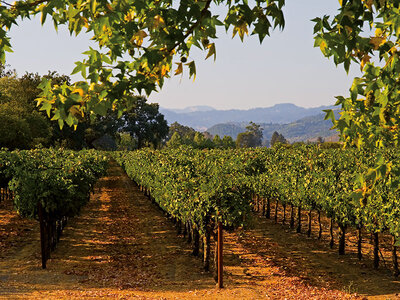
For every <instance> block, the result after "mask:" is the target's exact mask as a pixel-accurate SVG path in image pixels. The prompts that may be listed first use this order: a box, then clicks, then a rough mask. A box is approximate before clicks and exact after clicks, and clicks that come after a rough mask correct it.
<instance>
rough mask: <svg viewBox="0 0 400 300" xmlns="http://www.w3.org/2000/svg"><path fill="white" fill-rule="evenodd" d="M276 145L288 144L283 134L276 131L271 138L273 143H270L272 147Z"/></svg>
mask: <svg viewBox="0 0 400 300" xmlns="http://www.w3.org/2000/svg"><path fill="white" fill-rule="evenodd" d="M276 143H281V144H287V143H288V142H287V140H286V139H285V137H284V136H283V135H282V134H279V133H278V132H277V131H274V133H273V134H272V136H271V142H270V145H271V147H273V146H274V145H275V144H276Z"/></svg>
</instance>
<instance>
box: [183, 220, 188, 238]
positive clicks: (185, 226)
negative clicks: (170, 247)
mask: <svg viewBox="0 0 400 300" xmlns="http://www.w3.org/2000/svg"><path fill="white" fill-rule="evenodd" d="M186 235H187V222H184V223H183V238H186Z"/></svg>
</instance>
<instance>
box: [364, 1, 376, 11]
mask: <svg viewBox="0 0 400 300" xmlns="http://www.w3.org/2000/svg"><path fill="white" fill-rule="evenodd" d="M363 2H364V5H365V6H366V7H367V8H368V9H369V10H372V4H374V0H363Z"/></svg>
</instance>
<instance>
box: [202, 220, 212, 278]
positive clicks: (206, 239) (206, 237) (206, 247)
mask: <svg viewBox="0 0 400 300" xmlns="http://www.w3.org/2000/svg"><path fill="white" fill-rule="evenodd" d="M210 235H211V228H210V226H209V225H207V227H206V232H205V235H204V241H203V245H204V250H203V253H204V255H203V268H204V271H206V272H208V271H209V270H210Z"/></svg>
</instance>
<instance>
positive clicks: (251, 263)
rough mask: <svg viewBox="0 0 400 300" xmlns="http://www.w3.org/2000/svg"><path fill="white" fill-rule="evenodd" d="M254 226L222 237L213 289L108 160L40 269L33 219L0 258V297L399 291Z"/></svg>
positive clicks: (329, 255)
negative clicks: (220, 276)
mask: <svg viewBox="0 0 400 300" xmlns="http://www.w3.org/2000/svg"><path fill="white" fill-rule="evenodd" d="M0 213H1V211H0ZM254 224H255V226H254V228H253V229H251V230H245V231H237V232H235V233H227V234H226V235H225V260H224V262H225V288H224V289H223V290H218V289H216V288H215V282H214V280H213V278H212V274H211V273H207V272H203V271H202V263H201V259H199V258H197V257H194V256H192V255H191V248H190V245H189V244H187V242H186V241H185V240H184V239H183V238H182V237H181V236H177V235H176V230H175V228H174V226H173V225H172V223H171V222H170V221H169V220H167V219H166V218H165V216H164V214H163V213H162V212H161V211H160V210H159V209H158V208H157V207H156V206H154V205H153V204H152V203H151V202H150V201H149V200H148V199H147V198H146V197H144V196H143V194H142V193H141V192H140V191H139V190H138V188H137V187H136V186H135V185H134V183H133V182H131V181H130V180H129V178H128V177H127V176H126V174H125V173H124V172H123V171H122V169H121V168H120V167H119V166H117V165H116V164H115V163H111V165H110V168H109V171H108V175H107V176H106V177H104V178H102V179H101V180H100V181H99V183H98V185H97V188H96V193H95V194H94V195H93V196H92V199H91V201H90V203H89V204H88V205H87V206H86V207H85V208H84V209H83V210H82V212H81V214H80V216H78V217H76V218H74V219H72V220H71V221H70V222H69V224H68V225H67V227H66V228H65V231H64V235H63V236H62V238H61V242H60V243H59V245H58V248H57V249H56V251H55V252H53V253H52V257H51V259H50V260H49V261H48V264H47V265H48V268H47V269H46V270H42V269H41V268H40V256H39V253H40V249H39V233H38V230H37V227H38V226H35V228H34V229H33V230H31V231H29V232H28V234H26V237H24V242H23V243H22V244H21V243H18V244H17V245H14V246H12V243H11V244H10V245H11V246H10V247H9V249H8V251H7V252H5V254H4V255H2V256H0V299H38V298H41V299H73V298H79V299H93V298H102V299H200V298H201V299H234V298H236V299H285V298H286V299H344V298H358V297H360V296H357V295H356V294H351V293H353V292H357V293H359V294H362V296H361V297H360V298H362V297H364V295H365V296H375V297H378V298H382V299H396V297H397V296H396V292H400V285H399V282H396V281H393V280H392V279H391V278H390V276H388V275H387V274H386V273H384V272H375V271H372V270H371V269H366V270H363V269H361V268H360V267H359V266H358V265H354V264H351V263H346V259H344V263H340V262H339V260H338V256H337V255H336V254H334V253H333V252H332V251H328V250H324V249H325V248H323V247H322V246H320V245H318V244H316V243H315V241H313V240H310V239H305V238H304V236H301V235H296V234H291V233H286V232H285V230H283V229H282V228H281V227H280V226H279V225H275V224H273V223H272V222H271V221H269V220H265V218H258V217H256V219H255V222H254ZM3 225H4V224H3ZM35 225H36V224H35ZM0 226H1V224H0ZM7 226H9V225H7ZM0 239H1V236H0ZM321 249H322V250H321ZM341 259H342V258H341ZM349 259H351V258H349ZM342 260H343V259H342ZM341 274H343V275H341Z"/></svg>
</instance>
